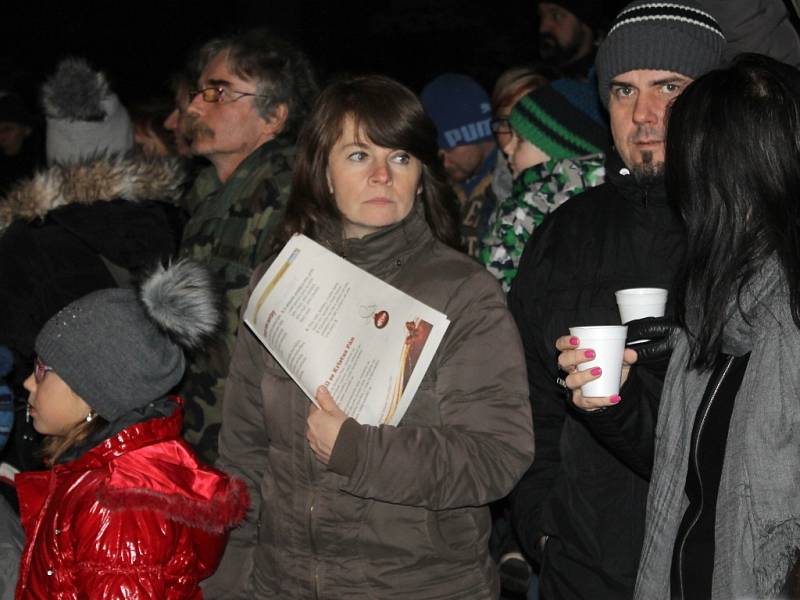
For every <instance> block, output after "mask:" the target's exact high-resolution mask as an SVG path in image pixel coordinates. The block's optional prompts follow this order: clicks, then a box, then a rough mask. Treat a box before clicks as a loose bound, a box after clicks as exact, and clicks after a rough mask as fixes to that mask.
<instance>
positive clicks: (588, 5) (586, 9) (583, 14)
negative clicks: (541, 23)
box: [539, 0, 603, 29]
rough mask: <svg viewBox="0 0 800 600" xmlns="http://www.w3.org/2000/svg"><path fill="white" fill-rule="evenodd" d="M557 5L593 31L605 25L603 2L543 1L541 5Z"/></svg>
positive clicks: (581, 0) (586, 0)
mask: <svg viewBox="0 0 800 600" xmlns="http://www.w3.org/2000/svg"><path fill="white" fill-rule="evenodd" d="M541 2H544V3H545V4H557V5H558V6H560V7H562V8H565V9H567V10H568V11H569V12H571V13H572V14H573V15H575V16H576V17H577V18H578V20H579V21H582V22H583V23H585V24H586V25H588V26H589V27H591V28H592V29H596V28H598V27H600V25H601V24H602V23H603V2H599V1H597V0H594V1H593V0H541V1H540V2H539V3H540V4H541Z"/></svg>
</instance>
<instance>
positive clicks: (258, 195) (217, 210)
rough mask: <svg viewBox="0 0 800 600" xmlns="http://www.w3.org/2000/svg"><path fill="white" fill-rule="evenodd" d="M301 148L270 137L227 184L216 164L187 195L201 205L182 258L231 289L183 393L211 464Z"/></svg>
mask: <svg viewBox="0 0 800 600" xmlns="http://www.w3.org/2000/svg"><path fill="white" fill-rule="evenodd" d="M293 161H294V145H293V144H292V143H291V142H289V141H286V140H281V139H275V140H271V141H269V142H267V143H266V144H264V145H263V146H260V147H259V148H258V149H256V150H255V151H254V152H253V153H252V154H250V156H248V157H247V158H246V159H245V160H244V161H242V163H241V164H240V165H239V166H238V167H237V168H236V170H235V171H234V172H233V174H231V176H230V178H229V179H228V180H227V181H226V182H225V183H224V184H223V183H221V182H220V180H219V179H218V178H217V174H216V171H215V169H214V167H208V168H206V169H205V170H204V171H202V172H201V173H200V175H199V176H198V178H197V180H196V181H195V184H194V187H193V188H192V189H191V191H190V192H189V197H188V198H187V200H186V204H187V206H191V207H192V208H193V211H192V214H191V216H190V218H189V222H188V223H187V224H186V227H185V228H184V232H183V239H182V241H181V255H182V256H190V257H192V258H195V259H197V260H199V261H201V262H203V263H205V264H206V265H208V267H209V268H210V269H211V272H212V273H213V275H214V276H215V278H216V280H217V285H218V286H220V288H221V291H222V292H223V329H222V332H221V333H220V335H219V336H218V337H217V338H215V340H214V341H213V342H212V343H210V344H209V345H208V346H207V347H206V348H205V349H204V350H203V352H195V353H194V354H192V355H190V356H189V361H188V362H189V364H188V366H187V370H186V377H185V378H184V381H183V383H182V384H181V388H180V393H181V395H182V396H183V397H184V398H185V399H186V405H185V406H186V417H185V430H186V431H185V435H186V439H187V440H188V441H189V442H190V443H191V444H193V445H194V446H195V447H196V449H197V451H198V453H199V454H200V455H201V456H202V457H203V458H204V459H205V460H207V461H213V460H214V459H215V458H216V454H217V435H218V433H219V424H220V420H221V415H222V408H221V406H220V404H221V402H222V392H223V389H224V386H225V378H226V377H227V374H228V363H229V362H230V356H231V351H232V349H233V342H234V340H235V338H236V329H237V326H238V324H239V308H240V307H241V305H242V302H243V301H244V300H245V297H246V292H247V286H248V284H249V282H250V275H251V274H252V271H253V267H255V266H256V265H257V264H259V263H261V262H262V261H264V260H265V259H266V258H267V254H268V252H269V246H270V243H271V241H272V232H273V230H274V229H275V226H276V225H277V224H278V223H279V222H280V220H281V218H282V216H283V209H284V207H285V205H286V200H287V198H288V196H289V188H290V185H291V178H292V164H293Z"/></svg>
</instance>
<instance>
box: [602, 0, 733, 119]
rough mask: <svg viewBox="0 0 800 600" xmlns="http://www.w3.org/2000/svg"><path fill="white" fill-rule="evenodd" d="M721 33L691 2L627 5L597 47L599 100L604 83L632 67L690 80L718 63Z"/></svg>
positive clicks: (605, 94) (605, 93)
mask: <svg viewBox="0 0 800 600" xmlns="http://www.w3.org/2000/svg"><path fill="white" fill-rule="evenodd" d="M725 43H726V42H725V36H724V35H723V33H722V29H721V28H720V26H719V23H717V20H716V19H715V18H714V17H713V16H712V15H711V14H709V13H708V12H706V11H705V10H703V9H702V8H700V6H699V5H698V4H697V3H695V2H693V1H692V0H680V1H678V2H647V1H643V0H638V1H637V2H631V3H630V4H628V5H627V6H626V7H625V8H624V9H622V12H620V13H619V14H618V15H617V18H616V19H615V20H614V23H613V24H612V25H611V29H609V31H608V36H607V37H606V39H605V40H604V41H603V43H602V44H601V45H600V49H599V50H598V51H597V61H596V63H595V64H596V66H597V79H598V89H599V91H600V99H601V100H602V101H603V104H605V105H606V107H607V106H608V95H609V87H608V86H609V83H610V82H611V80H612V79H613V78H614V77H616V76H617V75H619V74H620V73H627V72H628V71H635V70H638V69H651V70H655V71H672V72H675V73H680V74H681V75H684V76H686V77H691V78H692V79H696V78H697V77H699V76H700V75H702V74H703V73H706V72H707V71H710V70H711V69H714V68H716V67H718V66H719V64H720V62H721V60H722V51H723V50H724V48H725Z"/></svg>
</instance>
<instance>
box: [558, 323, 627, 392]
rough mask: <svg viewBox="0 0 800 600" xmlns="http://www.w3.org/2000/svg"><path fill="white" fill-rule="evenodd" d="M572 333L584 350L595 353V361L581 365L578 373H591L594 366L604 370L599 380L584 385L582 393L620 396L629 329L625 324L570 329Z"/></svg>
mask: <svg viewBox="0 0 800 600" xmlns="http://www.w3.org/2000/svg"><path fill="white" fill-rule="evenodd" d="M569 333H570V335H573V336H575V337H577V338H578V339H579V340H580V347H581V348H587V349H588V348H591V349H592V350H594V352H595V358H594V360H591V361H589V362H585V363H582V364H580V365H578V370H579V371H588V370H589V369H592V368H594V367H600V368H601V369H602V370H603V373H602V375H600V377H599V378H597V379H595V380H593V381H590V382H589V383H587V384H585V385H583V386H581V393H582V394H583V395H584V396H588V397H599V396H614V395H616V394H619V384H620V379H621V378H622V353H623V352H624V351H625V336H626V335H627V334H628V328H627V327H626V326H625V325H598V326H590V327H570V328H569Z"/></svg>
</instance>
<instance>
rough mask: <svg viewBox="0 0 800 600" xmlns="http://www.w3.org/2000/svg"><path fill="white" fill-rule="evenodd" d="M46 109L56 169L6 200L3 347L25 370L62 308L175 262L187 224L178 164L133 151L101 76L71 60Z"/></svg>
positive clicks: (1, 269)
mask: <svg viewBox="0 0 800 600" xmlns="http://www.w3.org/2000/svg"><path fill="white" fill-rule="evenodd" d="M43 104H44V106H45V112H46V115H47V119H48V132H47V146H48V162H49V164H50V167H49V168H48V169H46V170H44V171H41V172H39V173H37V174H35V175H34V176H33V177H32V178H30V179H28V180H24V181H22V182H20V183H19V184H18V185H17V186H16V187H15V188H13V189H12V190H11V191H10V192H9V193H8V194H7V195H6V197H5V198H4V199H3V200H2V201H0V306H3V311H1V314H0V344H4V345H7V346H9V347H10V348H11V349H12V350H13V351H14V352H15V353H16V354H17V355H18V356H17V359H18V360H17V363H18V365H17V367H16V369H17V373H19V371H20V369H22V370H23V372H24V371H25V370H29V367H30V364H31V362H30V361H31V360H32V353H33V342H34V339H35V336H36V334H37V332H38V331H39V330H40V329H41V327H42V326H43V325H44V323H45V322H46V321H47V320H48V319H49V318H50V317H51V316H52V315H53V314H55V313H56V312H57V311H58V310H60V309H61V308H63V307H64V306H66V305H67V304H69V303H70V302H72V301H73V300H76V299H78V298H80V297H81V296H83V295H85V294H87V293H89V292H91V291H94V290H97V289H103V288H108V287H113V286H117V285H129V282H130V280H131V279H132V278H134V277H135V276H136V275H137V274H138V273H140V272H141V271H142V270H143V269H148V268H151V267H153V265H155V264H156V263H158V262H160V261H162V262H163V261H164V260H167V259H169V258H170V257H172V256H173V255H174V254H175V253H176V252H177V247H178V244H179V241H180V236H181V230H182V225H183V219H184V217H183V213H182V211H181V210H180V209H179V208H177V206H176V205H177V202H178V199H179V198H180V195H181V192H182V187H181V185H182V183H183V179H184V175H183V172H182V170H181V167H180V164H179V162H178V161H177V160H152V159H151V160H147V159H145V158H143V157H139V156H135V155H133V154H132V153H131V152H130V149H131V147H132V146H131V143H129V140H128V135H127V133H126V132H127V131H128V129H129V128H130V127H129V125H130V121H129V119H128V117H127V112H125V111H124V107H122V105H121V104H119V101H118V99H117V97H116V96H115V95H114V94H113V92H111V91H110V90H109V89H108V84H107V83H106V81H105V77H104V76H103V75H102V74H101V73H98V72H96V71H94V70H92V69H91V68H90V67H89V66H88V65H87V64H86V63H85V62H84V61H81V60H78V59H69V60H66V61H64V62H62V63H61V65H60V66H59V67H58V69H57V71H56V73H55V75H53V76H52V77H51V78H50V79H49V80H48V81H47V82H46V83H45V85H44V86H43ZM92 119H93V120H92ZM131 140H132V138H131ZM18 379H19V377H18Z"/></svg>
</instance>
